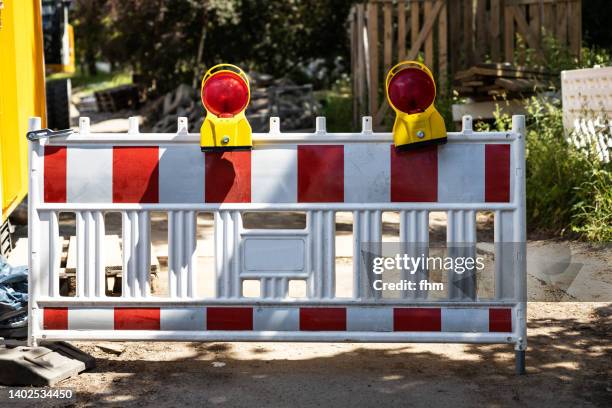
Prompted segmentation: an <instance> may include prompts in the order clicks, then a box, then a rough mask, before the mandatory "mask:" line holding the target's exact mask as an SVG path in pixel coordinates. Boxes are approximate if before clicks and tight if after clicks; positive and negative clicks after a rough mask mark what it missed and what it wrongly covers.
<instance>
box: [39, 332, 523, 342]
mask: <svg viewBox="0 0 612 408" xmlns="http://www.w3.org/2000/svg"><path fill="white" fill-rule="evenodd" d="M40 335H41V338H42V339H45V340H115V341H132V340H134V341H142V340H157V341H165V340H167V341H292V342H301V341H303V342H360V343H364V342H365V343H514V342H516V340H517V339H516V337H515V336H514V335H513V334H500V333H448V332H446V333H445V332H360V331H354V332H325V331H317V332H278V331H260V332H257V331H254V332H244V331H221V330H219V331H159V330H43V331H41V332H40Z"/></svg>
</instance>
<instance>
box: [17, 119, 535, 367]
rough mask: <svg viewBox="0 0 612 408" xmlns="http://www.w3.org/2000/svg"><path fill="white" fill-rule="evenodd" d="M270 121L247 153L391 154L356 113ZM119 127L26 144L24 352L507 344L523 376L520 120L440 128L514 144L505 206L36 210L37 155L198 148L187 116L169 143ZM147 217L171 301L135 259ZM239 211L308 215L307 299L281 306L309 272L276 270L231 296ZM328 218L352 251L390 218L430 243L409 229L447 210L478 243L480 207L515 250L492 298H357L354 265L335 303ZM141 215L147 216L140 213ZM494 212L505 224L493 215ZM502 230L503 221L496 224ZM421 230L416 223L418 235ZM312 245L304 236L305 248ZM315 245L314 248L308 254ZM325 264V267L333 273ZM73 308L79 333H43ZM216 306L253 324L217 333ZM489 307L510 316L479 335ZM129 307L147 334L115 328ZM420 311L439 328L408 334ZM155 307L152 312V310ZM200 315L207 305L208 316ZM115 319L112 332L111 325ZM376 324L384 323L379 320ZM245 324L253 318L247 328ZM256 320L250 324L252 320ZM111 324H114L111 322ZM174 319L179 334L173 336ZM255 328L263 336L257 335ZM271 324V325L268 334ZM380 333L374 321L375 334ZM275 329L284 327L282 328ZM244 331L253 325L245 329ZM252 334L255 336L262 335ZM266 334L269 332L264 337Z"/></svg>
mask: <svg viewBox="0 0 612 408" xmlns="http://www.w3.org/2000/svg"><path fill="white" fill-rule="evenodd" d="M279 123H280V122H279V119H278V118H271V121H270V131H269V133H260V134H254V135H253V142H254V146H255V149H257V148H268V147H274V146H288V145H293V144H300V145H309V144H313V145H321V144H324V145H325V144H345V143H350V144H361V143H384V144H389V145H390V144H391V143H392V140H393V139H392V135H391V134H390V133H375V132H373V131H372V119H371V118H370V117H364V118H363V129H362V131H361V132H360V133H327V132H326V130H325V119H324V118H317V122H316V131H315V132H314V133H281V132H280V128H279ZM129 124H130V125H129V128H130V129H129V131H128V132H127V133H122V134H109V133H99V134H98V133H95V134H94V133H92V132H90V129H89V119H88V118H81V119H80V126H79V131H78V132H76V133H74V134H72V135H69V136H61V137H55V138H51V139H44V138H43V139H40V140H37V141H30V142H29V152H30V156H29V159H30V160H29V164H30V173H29V174H30V191H29V196H28V205H29V225H28V235H29V254H30V257H29V258H30V259H29V267H30V271H31V274H30V284H29V316H30V324H29V333H28V343H29V344H30V345H35V344H37V342H38V341H40V340H134V341H138V340H141V341H144V340H168V341H292V342H293V341H295V342H300V341H305V342H311V341H321V342H397V343H403V342H431V343H506V344H513V345H514V347H515V350H516V368H517V371H518V372H519V373H523V372H524V369H525V349H526V345H527V343H526V339H527V337H526V264H525V245H524V244H525V242H526V226H525V118H524V117H523V116H514V117H513V119H512V130H511V131H508V132H474V131H473V129H472V119H471V117H469V116H466V117H464V118H463V129H462V131H461V132H449V134H448V140H449V141H448V143H449V144H457V143H459V144H470V143H476V144H483V143H491V144H498V143H503V144H509V145H510V163H511V166H510V177H511V179H512V183H511V184H510V187H511V195H510V197H511V200H509V202H502V203H496V202H469V203H456V202H448V203H443V202H387V203H355V202H353V203H346V202H337V203H318V202H313V203H304V202H301V203H252V202H249V203H181V202H179V203H163V204H151V203H150V204H144V203H98V202H92V203H82V202H79V203H49V202H44V200H43V197H42V177H43V175H42V169H43V160H44V149H45V146H81V145H88V146H92V145H96V146H108V145H112V146H116V145H121V146H156V145H161V144H165V145H177V146H178V145H181V146H188V145H193V148H194V149H199V147H198V142H199V134H192V133H188V132H187V119H186V118H179V121H178V130H177V133H175V134H141V133H139V131H138V121H137V119H136V118H130V121H129ZM29 129H30V130H37V129H40V119H39V118H32V119H30V122H29ZM104 211H113V212H122V214H123V235H124V238H123V239H124V248H126V249H125V250H124V277H123V292H122V296H121V297H107V296H105V293H104V289H103V288H104V286H103V280H102V279H104V278H105V277H104V267H103V266H101V258H100V254H99V250H98V249H99V247H100V245H101V240H102V239H103V237H104V231H103V230H101V231H100V229H99V228H98V229H96V226H98V225H99V223H100V220H102V221H101V222H102V223H103V213H104ZM151 211H166V212H168V222H169V228H168V230H169V261H168V265H169V266H168V267H169V280H170V282H169V292H170V293H169V296H168V297H167V298H160V297H151V296H150V294H149V291H150V290H149V289H150V288H149V279H148V263H147V262H148V261H143V260H146V259H148V256H149V253H148V251H149V244H148V243H149V239H150V237H149V231H148V230H149V222H150V221H149V218H148V214H149V213H150V212H151ZM198 211H206V212H214V214H215V246H216V248H215V258H216V270H217V279H216V294H217V295H216V297H215V298H197V297H196V296H195V287H196V282H195V279H196V276H197V271H196V270H195V269H194V265H195V264H194V263H193V252H192V253H191V254H190V253H189V252H190V251H193V250H194V248H195V230H194V228H195V218H194V217H195V215H194V214H196V212H198ZM245 211H304V212H306V213H307V214H308V225H309V226H310V227H309V228H310V229H308V228H307V229H306V230H304V231H298V232H297V234H304V235H306V236H308V237H310V238H308V237H307V238H305V239H306V241H305V242H307V243H308V244H307V245H310V244H312V245H311V246H309V247H308V248H311V249H312V250H313V251H314V252H312V253H311V255H312V256H310V258H309V259H310V260H309V261H308V260H307V262H315V263H316V262H319V263H318V264H316V265H315V266H314V267H313V266H312V265H308V266H309V267H312V270H315V269H317V271H318V272H313V273H318V274H319V275H317V276H318V278H316V279H311V280H310V281H309V283H308V298H306V299H294V298H287V297H286V285H287V280H288V279H290V278H292V277H296V276H297V277H298V278H308V279H310V278H311V277H312V276H310V277H309V276H307V275H303V274H302V275H300V274H297V275H296V274H284V275H283V273H278V272H275V274H266V273H259V274H254V275H253V276H252V277H254V278H257V279H261V293H262V295H261V297H260V298H255V299H253V298H244V297H242V296H241V293H240V289H239V288H240V287H241V285H239V284H240V283H241V279H243V278H244V277H245V276H247V275H248V274H247V275H245V276H243V275H241V274H240V273H242V272H243V271H242V272H240V273H234V274H232V270H233V269H232V268H234V269H235V267H234V264H233V263H232V262H233V261H232V259H225V258H224V256H226V252H227V246H231V245H234V244H236V243H238V244H240V242H241V241H236V240H234V241H232V231H233V232H234V233H235V232H237V231H238V232H239V233H243V232H244V230H243V229H242V225H241V222H240V215H241V213H242V212H245ZM337 211H352V212H353V213H354V214H355V218H354V234H355V238H354V240H355V241H354V253H355V254H356V253H358V251H359V245H360V243H362V242H368V241H380V240H381V225H382V224H381V222H380V220H379V219H378V218H379V217H380V214H381V212H382V211H399V212H400V217H401V220H402V222H403V223H408V224H409V225H410V227H405V228H402V230H401V231H402V232H401V233H400V241H409V242H415V241H427V238H426V237H425V238H420V236H419V234H421V235H422V234H427V233H428V221H427V220H428V218H427V214H428V212H431V211H446V212H447V213H448V214H449V226H448V231H447V233H448V237H449V242H451V241H453V242H454V241H458V242H459V241H465V242H473V243H474V244H475V237H474V233H475V226H473V225H472V227H473V230H470V228H472V227H470V225H471V224H469V223H468V225H467V226H466V225H465V222H464V221H465V220H464V219H463V218H462V217H463V215H467V216H468V218H469V217H472V219H473V218H474V214H475V212H476V211H492V212H494V213H495V241H496V243H518V245H514V246H513V249H512V252H513V253H512V254H510V255H508V254H506V257H505V261H503V260H501V259H500V260H498V256H497V254H496V260H495V262H496V264H495V286H496V288H495V298H494V299H486V300H478V299H477V300H469V299H465V298H461V297H459V298H449V299H447V300H442V301H439V300H438V301H431V300H424V299H416V298H412V299H411V298H401V299H388V298H381V297H380V296H373V295H372V294H371V293H369V292H368V291H367V290H365V289H364V281H363V274H362V272H363V271H362V270H361V269H360V268H363V267H360V266H354V268H355V269H354V276H353V279H354V284H353V291H354V293H353V296H352V298H336V297H335V296H334V292H333V288H334V265H333V259H334V258H335V254H334V250H333V237H334V234H335V226H334V225H335V224H334V219H335V218H334V214H335V212H337ZM59 212H74V213H75V214H76V219H77V242H78V244H77V246H78V262H77V264H78V265H77V295H76V297H63V296H60V295H59V284H58V280H59V278H58V276H59V275H58V274H59V259H58V255H57V253H58V252H57V250H58V245H59V232H58V214H59ZM143 214H146V215H145V216H143ZM330 214H331V215H330ZM453 214H455V215H453ZM502 214H505V215H504V216H503V217H502ZM457 215H458V216H457ZM423 217H424V218H423ZM452 217H455V218H452ZM502 218H503V220H502ZM377 219H378V221H377ZM466 219H467V218H466ZM502 221H504V224H503V225H502ZM419 223H421V224H419ZM422 223H425V224H424V225H423V224H422ZM419 225H421V227H420V229H419V227H418V226H419ZM251 232H252V233H253V234H255V235H257V234H258V233H263V232H262V231H256V230H254V231H251ZM228 234H229V235H228ZM275 234H277V235H275V236H276V237H277V238H278V237H281V236H282V235H283V234H285V235H289V236H295V235H296V231H295V230H276V232H275ZM313 234H315V235H313ZM308 239H311V240H312V241H308ZM126 240H127V241H126ZM130 240H132V241H130ZM134 240H135V241H134ZM330 240H331V241H330ZM319 241H321V242H319ZM134 242H136V244H134ZM137 242H141V244H140V245H138V244H137ZM142 242H145V243H146V245H143V244H142ZM330 242H331V244H330ZM132 244H134V245H132ZM96 248H98V249H96ZM130 248H131V249H133V251H132V252H130ZM317 248H319V249H317ZM326 248H327V249H326ZM330 248H331V249H330ZM319 250H320V252H316V251H319ZM134 251H135V252H134ZM224 251H225V252H224ZM325 251H327V252H325ZM224 254H225V255H224ZM323 254H325V256H323ZM230 255H231V254H230ZM224 262H227V264H224ZM326 262H327V264H326ZM330 262H331V263H332V264H329V263H330ZM354 264H358V265H359V262H358V261H356V262H354ZM323 275H324V276H323ZM247 277H248V276H247ZM504 285H508V287H510V288H511V290H508V289H507V288H505V287H504ZM449 286H450V285H449ZM449 290H450V289H449ZM449 296H450V295H449ZM73 308H74V309H75V310H76V309H79V310H81V312H78V313H77V312H74V313H73V312H70V313H72V314H71V315H70V316H71V317H70V325H71V327H72V326H74V327H75V329H69V328H68V326H65V327H64V326H62V324H65V325H67V324H68V323H59V325H56V326H53V324H47V322H45V319H47V320H52V319H56V318H58V317H57V316H59V319H66V320H67V319H68V317H67V314H68V310H73ZM156 308H157V309H156ZM224 308H236V309H231V310H234V311H237V310H238V311H239V310H242V311H244V310H249V309H250V312H248V311H247V312H245V313H247V315H249V313H250V316H255V317H251V319H252V320H251V326H250V330H248V329H247V330H242V329H241V327H239V325H238V326H236V327H232V326H231V324H234V323H231V322H230V325H229V326H227V327H226V326H224V324H225V323H224V322H223V321H221V326H219V327H217V328H213V326H214V325H215V324H219V323H218V322H217V323H214V322H213V321H212V320H210V319H211V318H212V317H214V318H215V319H219V318H218V317H215V316H217V314H216V313H217V312H219V311H220V313H221V314H220V315H219V316H221V320H223V316H224V315H223V313H224V312H223V311H224V310H225V309H224ZM499 308H506V309H509V310H510V311H511V331H504V330H501V331H497V330H489V332H486V329H485V330H481V328H482V327H485V328H486V325H487V321H488V324H489V328H491V327H492V326H491V325H492V324H494V322H493V320H494V319H495V317H494V312H495V311H496V310H499ZM47 309H48V310H50V311H59V312H58V313H56V314H53V313H51V312H50V313H49V314H48V315H46V313H47V311H46V310H47ZM132 309H137V310H145V311H149V310H153V311H154V312H155V313H157V314H155V316H156V317H155V319H157V320H156V322H157V323H156V324H157V326H155V327H154V328H153V329H150V327H148V326H147V324H144V325H143V326H142V327H136V328H137V329H138V330H134V327H127V328H129V329H130V330H120V329H119V328H118V325H120V324H123V323H121V322H123V320H121V319H122V318H121V316H122V315H121V313H123V312H122V310H128V311H129V310H132ZM313 309H314V310H315V314H316V313H318V312H321V313H322V315H323V316H322V317H320V316H314V317H312V316H310V314H311V311H312V310H313ZM423 309H427V310H425V312H426V314H427V313H429V312H432V313H434V315H435V316H437V317H436V319H437V321H441V322H442V323H441V325H442V328H440V327H437V328H436V329H435V330H429V329H424V330H412V329H410V327H412V324H413V323H414V321H420V322H422V323H424V324H425V326H424V327H427V325H428V324H429V323H428V321H429V320H428V319H429V318H428V317H427V316H425V318H422V317H420V316H421V315H420V313H421V312H423ZM506 309H504V310H506ZM156 310H161V312H159V311H156ZM203 310H206V312H204V311H203ZM414 310H416V311H417V313H416V314H414V313H412V312H411V311H414ZM487 310H488V312H487ZM404 311H407V313H408V314H409V315H410V317H409V318H402V313H404ZM492 311H493V312H492ZM336 312H338V313H340V315H341V316H344V317H340V318H339V319H340V320H339V321H343V322H344V326H342V325H341V326H340V329H338V327H336V326H334V325H335V324H336V323H337V322H336V321H335V320H334V319H335V317H330V316H332V315H334V316H336V315H338V313H336ZM113 313H114V326H113V323H112V322H113V320H112V319H113ZM279 313H280V314H279ZM411 313H412V314H411ZM487 313H488V314H487ZM492 313H493V314H492ZM160 314H161V315H160ZM440 315H441V317H440ZM54 316H55V317H54ZM78 316H80V317H78ZM100 316H106V317H100ZM109 316H110V317H109ZM118 316H119V317H118ZM160 316H161V317H160ZM279 316H281V317H280V319H281V320H280V323H279V320H278V319H279ZM381 316H386V317H382V318H381ZM415 316H416V317H415ZM483 316H484V317H483ZM77 317H78V318H77ZM481 317H482V319H483V320H482V321H481V322H480V323H479V322H477V320H478V319H480V318H481ZM107 318H108V319H111V323H108V322H107V321H106V320H104V319H107ZM137 318H138V319H141V318H142V319H144V320H142V319H141V320H142V321H145V323H146V321H147V318H148V317H147V316H144V317H143V316H139V317H137ZM207 318H208V319H209V321H208V323H206V324H207V325H208V326H206V327H207V329H203V330H193V326H189V324H191V323H189V322H193V321H196V320H198V319H204V320H206V319H207ZM232 318H233V317H232ZM232 318H230V320H231V319H232ZM79 319H80V320H79ZM129 319H130V317H128V319H127V320H126V321H128V323H129V321H130V320H129ZM181 319H185V321H186V322H187V323H186V324H187V326H186V327H182V326H181V325H180V324H178V323H177V321H179V320H181ZM194 319H195V320H194ZM258 319H259V320H258ZM262 319H263V320H262ZM266 319H267V320H266ZM307 319H314V320H309V321H310V322H311V323H312V322H314V324H315V328H314V329H311V328H309V327H308V324H311V323H308V322H307ZM342 319H343V320H342ZM385 319H386V320H385ZM389 319H390V320H389ZM402 319H403V320H402ZM415 319H416V320H415ZM445 319H446V320H445ZM487 319H489V320H487ZM377 320H379V323H375V322H376V321H377ZM253 321H255V323H252V322H253ZM258 321H259V323H257V322H258ZM118 322H119V323H118ZM160 322H161V323H160ZM335 322H336V323H335ZM398 322H400V323H398ZM402 322H403V323H402ZM445 322H446V323H445ZM483 322H484V323H483ZM226 323H227V322H226ZM109 324H110V326H108V325H109ZM176 324H178V326H181V327H175V326H176ZM198 324H199V323H198ZM258 324H259V326H258V327H259V328H260V329H257V327H254V326H253V325H255V326H257V325H258ZM275 324H278V325H279V326H278V327H277V326H275ZM316 324H320V326H316ZM376 324H378V325H379V326H376ZM398 324H399V326H398ZM402 324H406V326H405V327H404V329H402V327H401V325H402ZM438 324H440V323H438ZM160 325H161V326H160ZM326 325H328V326H326ZM445 325H446V326H445ZM461 325H464V326H465V328H462V327H460V326H461ZM89 326H91V327H89ZM281 326H282V327H285V326H286V327H289V328H288V329H280V330H279V327H281ZM374 326H376V327H375V328H374V329H370V328H371V327H374ZM245 327H247V328H248V327H249V326H248V323H247V326H245ZM262 327H263V328H264V329H261V328H262ZM270 327H271V328H272V330H270V329H265V328H270ZM326 327H327V329H326ZM406 327H407V329H406ZM444 327H446V329H445V328H444ZM58 328H59V329H58ZM342 328H344V330H342Z"/></svg>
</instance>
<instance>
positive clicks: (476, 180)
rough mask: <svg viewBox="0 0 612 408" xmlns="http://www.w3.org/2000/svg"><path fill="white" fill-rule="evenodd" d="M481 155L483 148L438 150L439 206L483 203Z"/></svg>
mask: <svg viewBox="0 0 612 408" xmlns="http://www.w3.org/2000/svg"><path fill="white" fill-rule="evenodd" d="M484 151H485V145H484V144H468V143H457V144H446V145H443V146H440V147H439V148H438V202H441V203H482V202H483V201H484V154H485V153H484ZM407 177H409V175H407Z"/></svg>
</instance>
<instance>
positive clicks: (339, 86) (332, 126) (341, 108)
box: [319, 76, 359, 132]
mask: <svg viewBox="0 0 612 408" xmlns="http://www.w3.org/2000/svg"><path fill="white" fill-rule="evenodd" d="M319 99H320V100H321V102H322V107H323V110H322V116H325V117H326V118H327V123H326V126H327V131H328V132H348V131H350V130H351V127H352V124H353V98H352V92H351V82H350V78H349V77H347V76H344V77H342V78H340V79H339V80H338V81H336V82H335V83H334V85H333V86H332V89H331V90H326V91H319ZM352 130H354V131H357V130H359V129H352Z"/></svg>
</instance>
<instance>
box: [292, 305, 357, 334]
mask: <svg viewBox="0 0 612 408" xmlns="http://www.w3.org/2000/svg"><path fill="white" fill-rule="evenodd" d="M300 330H305V331H346V308H344V307H301V308H300Z"/></svg>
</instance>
